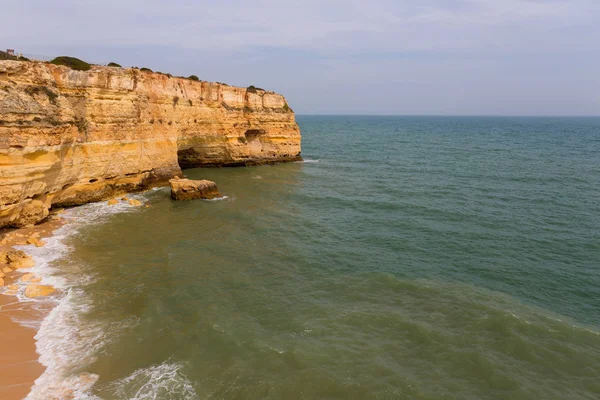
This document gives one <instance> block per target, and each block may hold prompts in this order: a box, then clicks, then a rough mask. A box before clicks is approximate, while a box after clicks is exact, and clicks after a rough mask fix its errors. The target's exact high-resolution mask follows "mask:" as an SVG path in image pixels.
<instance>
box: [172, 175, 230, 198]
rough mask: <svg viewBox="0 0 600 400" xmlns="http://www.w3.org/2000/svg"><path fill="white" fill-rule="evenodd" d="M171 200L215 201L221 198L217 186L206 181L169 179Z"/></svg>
mask: <svg viewBox="0 0 600 400" xmlns="http://www.w3.org/2000/svg"><path fill="white" fill-rule="evenodd" d="M169 184H170V185H171V198H172V199H173V200H196V199H215V198H217V197H221V193H219V189H217V184H216V183H215V182H213V181H207V180H197V181H194V180H191V179H179V178H176V179H171V180H170V181H169Z"/></svg>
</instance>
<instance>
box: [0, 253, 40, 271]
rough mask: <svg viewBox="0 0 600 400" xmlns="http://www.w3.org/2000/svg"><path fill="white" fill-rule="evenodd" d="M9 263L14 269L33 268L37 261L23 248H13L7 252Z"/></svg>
mask: <svg viewBox="0 0 600 400" xmlns="http://www.w3.org/2000/svg"><path fill="white" fill-rule="evenodd" d="M6 260H7V261H8V265H9V266H10V268H13V269H23V268H31V267H33V266H34V265H35V261H33V259H32V258H31V257H29V256H28V255H27V253H25V252H24V251H22V250H11V251H9V252H7V253H6Z"/></svg>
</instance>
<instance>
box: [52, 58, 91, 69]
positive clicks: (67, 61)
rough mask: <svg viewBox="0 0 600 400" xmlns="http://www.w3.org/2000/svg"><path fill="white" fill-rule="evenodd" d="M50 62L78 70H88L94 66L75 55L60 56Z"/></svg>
mask: <svg viewBox="0 0 600 400" xmlns="http://www.w3.org/2000/svg"><path fill="white" fill-rule="evenodd" d="M50 62H51V63H52V64H55V65H64V66H66V67H69V68H71V69H74V70H76V71H87V70H89V69H91V68H92V66H91V65H90V64H88V63H86V62H85V61H83V60H80V59H79V58H75V57H67V56H60V57H56V58H55V59H54V60H52V61H50Z"/></svg>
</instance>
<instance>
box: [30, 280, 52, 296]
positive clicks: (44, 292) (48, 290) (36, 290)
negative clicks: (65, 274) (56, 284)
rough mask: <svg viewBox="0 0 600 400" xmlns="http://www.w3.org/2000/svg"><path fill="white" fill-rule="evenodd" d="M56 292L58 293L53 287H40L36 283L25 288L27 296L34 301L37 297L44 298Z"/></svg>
mask: <svg viewBox="0 0 600 400" xmlns="http://www.w3.org/2000/svg"><path fill="white" fill-rule="evenodd" d="M55 291H56V289H54V288H53V287H52V286H47V285H38V284H36V283H30V284H29V285H27V287H26V288H25V296H26V297H29V298H30V299H33V298H36V297H43V296H48V295H51V294H52V293H54V292H55Z"/></svg>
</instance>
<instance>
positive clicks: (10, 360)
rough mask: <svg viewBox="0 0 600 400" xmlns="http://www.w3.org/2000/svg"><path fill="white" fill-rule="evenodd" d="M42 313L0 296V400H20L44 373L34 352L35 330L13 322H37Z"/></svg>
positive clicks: (7, 297)
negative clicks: (0, 345)
mask: <svg viewBox="0 0 600 400" xmlns="http://www.w3.org/2000/svg"><path fill="white" fill-rule="evenodd" d="M42 318H43V315H42V313H40V312H39V311H37V310H34V309H33V308H32V307H31V306H30V305H29V304H26V303H19V301H18V300H17V298H16V297H14V296H5V295H0V343H2V347H1V350H0V399H3V400H13V399H15V400H16V399H23V398H24V397H25V396H27V394H28V393H29V390H30V389H31V386H32V385H33V382H34V381H35V380H36V379H37V378H38V377H39V376H40V375H41V374H42V372H44V367H43V366H42V365H41V364H40V363H39V362H38V354H37V353H36V352H35V341H34V336H35V334H36V329H34V328H33V327H31V328H29V327H25V326H22V325H20V324H19V323H17V322H15V321H14V319H17V320H22V319H26V320H41V319H42Z"/></svg>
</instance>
